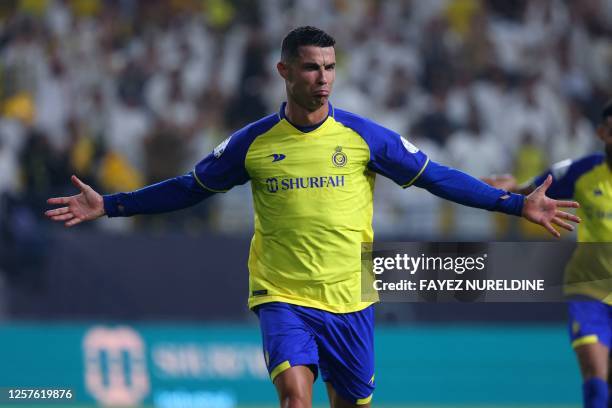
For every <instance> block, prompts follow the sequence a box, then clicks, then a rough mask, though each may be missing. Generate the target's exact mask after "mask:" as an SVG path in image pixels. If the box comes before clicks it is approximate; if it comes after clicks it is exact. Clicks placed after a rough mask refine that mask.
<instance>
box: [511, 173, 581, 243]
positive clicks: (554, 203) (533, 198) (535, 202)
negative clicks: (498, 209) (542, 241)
mask: <svg viewBox="0 0 612 408" xmlns="http://www.w3.org/2000/svg"><path fill="white" fill-rule="evenodd" d="M551 184H552V176H550V175H549V176H548V177H547V178H546V180H545V181H544V183H542V185H540V186H539V187H538V188H536V189H535V190H534V191H533V192H532V193H531V194H529V195H528V196H527V197H526V198H525V204H524V205H523V217H524V218H526V219H527V220H529V221H531V222H533V223H535V224H539V225H541V226H543V227H544V228H546V229H547V230H548V232H550V233H551V234H552V235H553V236H555V237H557V238H558V237H559V236H560V235H561V234H559V231H557V230H556V229H555V227H553V225H552V224H555V225H557V226H559V227H561V228H564V229H566V230H568V231H573V230H574V226H573V225H571V224H569V223H568V222H566V221H564V220H567V221H571V222H575V223H579V222H580V218H578V217H577V216H575V215H574V214H571V213H568V212H565V211H561V210H560V208H578V207H579V206H580V205H579V204H578V203H577V202H575V201H560V200H553V199H552V198H548V197H546V190H548V187H550V185H551Z"/></svg>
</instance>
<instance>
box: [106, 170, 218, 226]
mask: <svg viewBox="0 0 612 408" xmlns="http://www.w3.org/2000/svg"><path fill="white" fill-rule="evenodd" d="M213 194H214V193H213V192H212V191H209V190H205V189H203V188H202V186H200V185H199V184H198V182H197V181H196V179H195V177H194V176H193V174H192V173H190V174H186V175H184V176H179V177H175V178H172V179H169V180H166V181H162V182H160V183H157V184H153V185H150V186H147V187H144V188H142V189H140V190H136V191H133V192H130V193H118V194H110V195H105V196H104V197H103V199H104V210H105V211H106V215H108V216H109V217H129V216H131V215H136V214H158V213H163V212H169V211H175V210H180V209H183V208H187V207H190V206H192V205H195V204H197V203H199V202H200V201H202V200H204V199H205V198H208V197H210V196H212V195H213Z"/></svg>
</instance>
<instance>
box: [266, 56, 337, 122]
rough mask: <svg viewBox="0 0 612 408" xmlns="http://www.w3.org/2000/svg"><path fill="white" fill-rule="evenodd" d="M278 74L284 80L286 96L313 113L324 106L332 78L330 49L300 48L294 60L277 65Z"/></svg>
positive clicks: (334, 68) (333, 77)
mask: <svg viewBox="0 0 612 408" xmlns="http://www.w3.org/2000/svg"><path fill="white" fill-rule="evenodd" d="M277 68H278V72H279V73H280V75H281V76H282V77H283V78H284V79H285V84H286V86H287V97H288V98H290V99H291V100H292V101H294V102H296V103H297V104H298V105H299V106H301V107H302V108H304V109H306V110H308V111H310V112H314V111H316V110H317V109H319V108H320V107H321V106H323V105H325V104H326V103H327V100H328V98H329V95H330V94H331V91H332V86H333V84H334V80H335V79H336V52H335V50H334V47H325V48H322V47H317V46H314V45H308V46H302V47H299V49H298V57H296V58H294V59H293V60H291V61H286V62H279V63H278V65H277Z"/></svg>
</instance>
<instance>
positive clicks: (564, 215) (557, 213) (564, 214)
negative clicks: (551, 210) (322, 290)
mask: <svg viewBox="0 0 612 408" xmlns="http://www.w3.org/2000/svg"><path fill="white" fill-rule="evenodd" d="M555 217H559V218H562V219H565V220H569V221H572V222H575V223H578V224H579V223H580V221H582V220H581V219H580V217H578V216H577V215H574V214H571V213H568V212H565V211H559V210H557V211H555Z"/></svg>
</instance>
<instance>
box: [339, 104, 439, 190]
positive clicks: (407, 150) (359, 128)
mask: <svg viewBox="0 0 612 408" xmlns="http://www.w3.org/2000/svg"><path fill="white" fill-rule="evenodd" d="M334 119H335V120H336V121H338V122H340V123H342V124H343V125H345V126H347V127H349V128H351V129H353V130H354V131H355V132H357V133H358V134H359V135H360V136H361V137H362V138H363V139H364V140H365V142H366V143H367V144H368V147H369V148H370V161H369V163H368V167H369V168H370V169H371V170H372V171H374V172H376V173H378V174H381V175H383V176H385V177H388V178H390V179H391V180H393V181H395V182H396V183H397V184H399V185H400V186H402V187H408V186H410V185H411V184H412V183H414V181H415V180H416V179H417V178H418V177H419V175H420V174H421V173H422V172H423V170H424V169H425V167H426V166H427V162H428V160H429V159H428V158H427V156H426V155H425V154H424V153H423V152H421V151H420V150H419V149H417V148H416V147H415V146H414V145H413V144H412V143H410V142H409V141H408V140H406V139H405V138H403V137H402V136H400V135H399V134H397V133H395V132H393V131H392V130H389V129H387V128H385V127H383V126H381V125H379V124H377V123H375V122H373V121H371V120H369V119H366V118H362V117H360V116H357V115H355V114H352V113H349V112H346V111H341V110H339V109H336V110H335V114H334Z"/></svg>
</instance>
